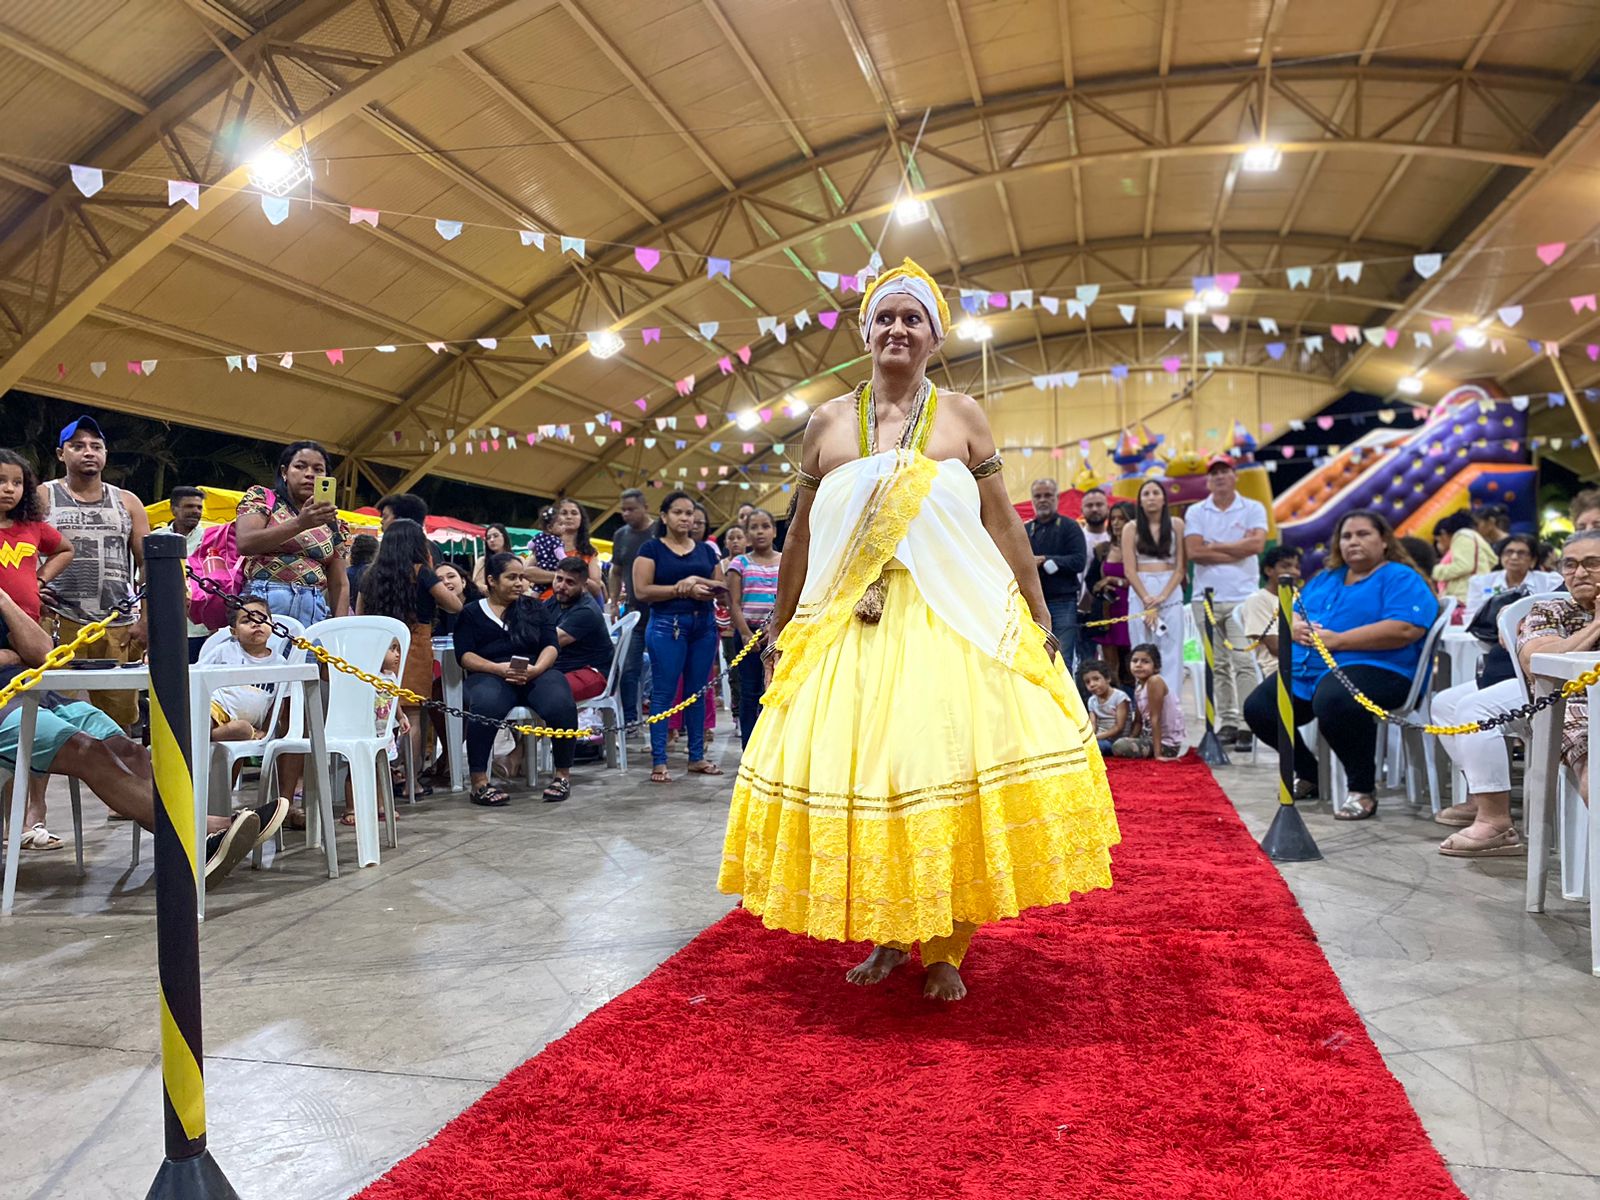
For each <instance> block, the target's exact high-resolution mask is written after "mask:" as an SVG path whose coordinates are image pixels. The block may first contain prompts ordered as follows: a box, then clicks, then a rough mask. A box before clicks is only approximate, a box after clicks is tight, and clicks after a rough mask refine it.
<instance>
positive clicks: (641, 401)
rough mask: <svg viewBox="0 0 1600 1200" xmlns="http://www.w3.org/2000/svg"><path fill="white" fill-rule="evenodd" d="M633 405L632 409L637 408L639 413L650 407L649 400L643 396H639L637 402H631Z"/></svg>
mask: <svg viewBox="0 0 1600 1200" xmlns="http://www.w3.org/2000/svg"><path fill="white" fill-rule="evenodd" d="M633 404H634V407H635V408H637V409H638V410H639V411H640V412H643V411H644V410H645V409H647V408H649V407H650V401H649V399H648V398H647V397H644V396H640V397H639V398H638V399H637V400H635V401H634V402H633Z"/></svg>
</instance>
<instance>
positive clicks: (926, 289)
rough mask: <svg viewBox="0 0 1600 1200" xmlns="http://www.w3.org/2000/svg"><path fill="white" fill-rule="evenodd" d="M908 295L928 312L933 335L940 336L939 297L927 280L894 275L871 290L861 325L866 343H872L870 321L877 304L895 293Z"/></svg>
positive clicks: (942, 327) (942, 328)
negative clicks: (865, 317) (864, 317)
mask: <svg viewBox="0 0 1600 1200" xmlns="http://www.w3.org/2000/svg"><path fill="white" fill-rule="evenodd" d="M897 293H898V294H901V295H906V296H910V297H911V298H912V299H913V300H915V301H916V302H917V303H918V304H920V305H922V308H923V311H924V312H926V313H927V314H928V321H929V323H930V324H931V325H932V326H933V336H934V337H936V338H942V337H943V336H944V326H943V325H942V324H941V323H940V321H939V297H938V295H937V294H936V293H935V292H934V290H933V288H931V287H930V286H928V281H927V280H926V279H922V278H920V277H918V276H916V275H906V274H902V275H894V276H891V277H889V278H886V279H885V280H884V281H883V282H882V283H880V284H878V286H877V287H876V288H875V289H874V290H873V293H872V297H871V299H869V300H868V301H867V319H866V321H865V323H863V325H862V327H861V337H862V340H863V341H865V342H866V343H867V344H868V345H871V344H872V323H873V321H874V320H875V319H876V317H877V313H878V305H880V304H882V303H883V302H884V301H885V300H887V299H888V298H889V297H890V296H893V295H895V294H897Z"/></svg>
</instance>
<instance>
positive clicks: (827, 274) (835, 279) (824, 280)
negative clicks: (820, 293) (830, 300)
mask: <svg viewBox="0 0 1600 1200" xmlns="http://www.w3.org/2000/svg"><path fill="white" fill-rule="evenodd" d="M817 282H818V283H820V284H822V286H823V287H825V288H827V289H828V290H829V291H830V292H831V291H833V289H834V288H836V287H838V286H839V272H837V271H818V272H817Z"/></svg>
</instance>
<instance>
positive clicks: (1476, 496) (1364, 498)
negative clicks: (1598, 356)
mask: <svg viewBox="0 0 1600 1200" xmlns="http://www.w3.org/2000/svg"><path fill="white" fill-rule="evenodd" d="M1526 434H1527V413H1526V412H1519V411H1517V410H1516V408H1515V407H1514V406H1513V405H1512V404H1511V403H1510V402H1509V401H1507V400H1506V399H1505V398H1504V397H1502V396H1499V395H1497V394H1492V393H1490V392H1489V391H1487V390H1486V389H1484V388H1482V387H1478V386H1476V385H1472V384H1468V385H1465V386H1463V387H1458V388H1456V389H1455V390H1454V391H1451V392H1450V393H1448V394H1447V395H1446V396H1445V397H1444V398H1443V399H1442V400H1440V401H1439V403H1438V404H1437V405H1436V406H1435V407H1434V409H1433V411H1432V413H1430V414H1429V416H1428V419H1427V420H1426V421H1425V422H1423V424H1422V425H1421V426H1420V427H1418V428H1416V429H1400V430H1395V429H1388V428H1383V429H1378V430H1375V431H1373V432H1372V433H1369V434H1367V435H1366V436H1365V437H1363V438H1362V439H1361V440H1360V441H1358V442H1356V443H1355V444H1354V445H1351V446H1349V447H1346V448H1345V450H1344V451H1343V452H1341V453H1340V454H1338V455H1336V456H1335V457H1334V458H1333V459H1332V460H1331V461H1330V462H1329V463H1327V465H1325V466H1323V467H1319V468H1318V469H1317V470H1315V471H1313V472H1312V473H1311V474H1310V475H1307V476H1306V477H1305V478H1304V479H1302V480H1301V481H1300V482H1299V483H1297V484H1295V485H1294V486H1293V487H1292V488H1290V489H1289V490H1288V491H1286V492H1285V493H1284V494H1283V495H1282V496H1280V497H1278V502H1277V504H1276V505H1275V506H1274V510H1273V516H1274V517H1275V518H1276V519H1277V522H1278V527H1279V529H1280V530H1281V531H1282V538H1283V541H1284V542H1286V543H1288V544H1289V545H1291V546H1299V547H1301V548H1302V549H1303V550H1305V551H1306V552H1307V554H1308V556H1309V558H1311V559H1313V560H1316V561H1320V560H1321V557H1322V555H1323V554H1325V553H1326V552H1327V548H1328V538H1329V537H1331V536H1332V535H1333V526H1334V522H1335V521H1337V520H1338V518H1339V515H1340V514H1341V513H1346V512H1349V511H1350V510H1351V509H1353V508H1371V509H1375V510H1376V511H1378V512H1380V513H1382V514H1383V515H1384V516H1385V517H1387V518H1388V519H1389V520H1390V522H1392V523H1393V525H1394V526H1395V529H1396V531H1397V532H1398V533H1399V534H1400V535H1401V536H1407V535H1415V536H1417V537H1422V538H1428V537H1431V536H1432V534H1433V527H1434V524H1435V523H1436V522H1437V521H1438V520H1439V519H1440V518H1441V517H1447V516H1449V515H1450V514H1451V513H1453V512H1456V511H1458V510H1460V509H1463V508H1467V507H1469V506H1472V505H1478V504H1503V505H1505V506H1506V508H1507V509H1508V510H1509V511H1510V513H1511V526H1512V528H1513V529H1515V530H1519V531H1525V532H1531V531H1533V530H1534V529H1535V528H1536V520H1537V504H1536V500H1537V492H1538V489H1537V486H1536V482H1535V474H1536V472H1535V469H1534V468H1533V467H1532V466H1531V465H1530V464H1529V462H1528V446H1527V437H1526ZM1241 490H1242V486H1241ZM1310 565H1313V564H1312V563H1308V566H1310Z"/></svg>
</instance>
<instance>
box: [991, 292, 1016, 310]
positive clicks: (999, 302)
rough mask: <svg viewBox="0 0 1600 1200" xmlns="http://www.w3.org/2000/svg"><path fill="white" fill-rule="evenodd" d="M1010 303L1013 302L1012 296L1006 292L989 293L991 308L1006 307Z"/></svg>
mask: <svg viewBox="0 0 1600 1200" xmlns="http://www.w3.org/2000/svg"><path fill="white" fill-rule="evenodd" d="M1010 303H1011V297H1010V296H1008V295H1006V294H1005V293H1004V292H990V293H989V307H990V308H1005V307H1006V306H1007V305H1009V304H1010Z"/></svg>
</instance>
